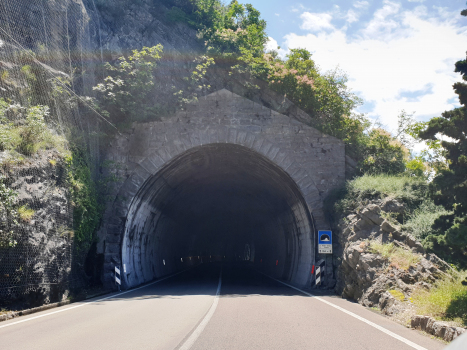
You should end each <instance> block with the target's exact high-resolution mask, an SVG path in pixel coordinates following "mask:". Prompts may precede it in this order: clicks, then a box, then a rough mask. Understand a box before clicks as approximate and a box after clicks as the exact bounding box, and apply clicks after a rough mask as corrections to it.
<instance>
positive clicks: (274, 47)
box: [266, 37, 287, 58]
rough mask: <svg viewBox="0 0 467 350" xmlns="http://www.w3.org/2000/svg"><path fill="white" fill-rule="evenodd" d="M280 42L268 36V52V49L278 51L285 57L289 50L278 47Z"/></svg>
mask: <svg viewBox="0 0 467 350" xmlns="http://www.w3.org/2000/svg"><path fill="white" fill-rule="evenodd" d="M278 46H279V44H278V43H277V40H274V38H271V37H268V42H267V43H266V52H267V51H277V53H278V54H279V56H280V57H282V58H285V55H286V54H287V50H284V49H283V48H280V49H277V47H278Z"/></svg>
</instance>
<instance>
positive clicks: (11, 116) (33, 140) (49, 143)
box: [0, 99, 67, 155]
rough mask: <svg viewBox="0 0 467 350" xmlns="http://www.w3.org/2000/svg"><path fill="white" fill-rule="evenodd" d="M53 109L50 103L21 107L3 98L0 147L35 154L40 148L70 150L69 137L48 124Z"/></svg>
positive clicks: (1, 149) (0, 115)
mask: <svg viewBox="0 0 467 350" xmlns="http://www.w3.org/2000/svg"><path fill="white" fill-rule="evenodd" d="M49 114H50V110H49V107H47V106H41V105H38V106H32V107H29V108H25V107H22V106H21V105H19V104H10V103H7V102H6V101H5V100H4V99H0V151H10V155H15V154H16V152H19V153H21V154H23V155H32V154H35V153H36V152H38V151H39V150H44V149H51V148H54V149H57V150H58V151H59V152H60V153H61V154H62V155H64V154H66V153H67V150H66V145H67V141H66V139H65V138H64V137H62V136H60V135H57V134H56V133H55V132H54V131H53V130H51V129H50V128H49V127H48V126H47V124H46V118H47V117H48V116H49Z"/></svg>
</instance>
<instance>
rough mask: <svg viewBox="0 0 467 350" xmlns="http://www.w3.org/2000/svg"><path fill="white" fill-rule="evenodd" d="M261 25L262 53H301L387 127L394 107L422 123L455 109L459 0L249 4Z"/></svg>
mask: <svg viewBox="0 0 467 350" xmlns="http://www.w3.org/2000/svg"><path fill="white" fill-rule="evenodd" d="M244 2H248V3H251V4H252V5H253V6H255V7H256V8H257V9H258V10H259V11H260V12H261V14H262V17H263V18H264V19H265V20H266V21H267V23H268V28H267V32H268V35H269V36H270V41H269V46H270V48H276V47H277V46H278V45H280V46H281V50H280V54H281V55H285V54H286V53H287V49H288V48H298V47H301V48H306V49H308V50H310V51H311V52H312V53H313V59H314V60H315V62H316V63H317V64H318V65H319V66H320V68H321V69H322V70H323V71H327V70H331V69H335V68H336V67H339V69H341V70H343V71H345V72H346V73H347V75H348V77H349V86H350V87H351V88H352V90H353V91H354V92H356V93H357V94H358V95H359V96H360V97H362V98H363V99H364V101H365V104H364V105H363V106H362V107H361V108H360V111H361V112H364V113H367V115H368V116H369V117H370V118H372V119H373V120H378V121H379V122H381V123H382V124H383V125H384V126H385V127H386V128H387V129H388V130H391V131H394V130H395V129H396V127H397V115H398V114H399V112H400V111H401V110H406V111H407V112H415V117H416V118H417V119H418V120H428V119H429V118H431V117H433V116H438V115H440V114H441V113H442V112H443V111H445V110H450V109H452V108H454V107H457V106H458V101H457V99H456V98H455V97H456V95H455V94H454V92H453V90H452V84H453V83H454V82H456V81H459V80H460V76H459V75H458V74H456V73H454V72H453V71H454V63H455V62H456V61H458V60H460V59H464V58H465V57H466V51H467V17H463V16H461V15H460V11H461V10H462V9H464V8H467V5H466V3H465V1H454V0H443V1H441V0H400V1H397V0H366V1H365V0H350V1H344V0H327V1H317V0H309V1H297V0H289V1H283V0H249V1H244Z"/></svg>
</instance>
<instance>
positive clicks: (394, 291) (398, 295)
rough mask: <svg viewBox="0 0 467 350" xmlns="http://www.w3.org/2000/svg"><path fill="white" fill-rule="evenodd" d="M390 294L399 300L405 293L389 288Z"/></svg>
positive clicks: (403, 298) (401, 299) (402, 299)
mask: <svg viewBox="0 0 467 350" xmlns="http://www.w3.org/2000/svg"><path fill="white" fill-rule="evenodd" d="M388 292H389V293H391V295H392V296H393V297H394V298H396V299H397V300H399V301H404V300H405V295H404V293H402V292H401V291H400V290H395V289H391V290H389V291H388Z"/></svg>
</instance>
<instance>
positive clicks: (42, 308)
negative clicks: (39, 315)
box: [0, 300, 70, 322]
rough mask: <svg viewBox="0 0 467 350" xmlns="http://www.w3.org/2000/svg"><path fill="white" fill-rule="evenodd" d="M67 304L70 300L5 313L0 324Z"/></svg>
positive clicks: (0, 316)
mask: <svg viewBox="0 0 467 350" xmlns="http://www.w3.org/2000/svg"><path fill="white" fill-rule="evenodd" d="M68 304H70V300H65V301H60V302H58V303H52V304H47V305H42V306H38V307H34V308H32V309H26V310H21V311H13V312H9V313H7V314H5V315H0V322H2V321H8V320H11V319H13V318H15V317H19V316H25V315H30V314H34V313H36V312H39V311H45V310H49V309H53V308H56V307H59V306H63V305H68Z"/></svg>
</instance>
